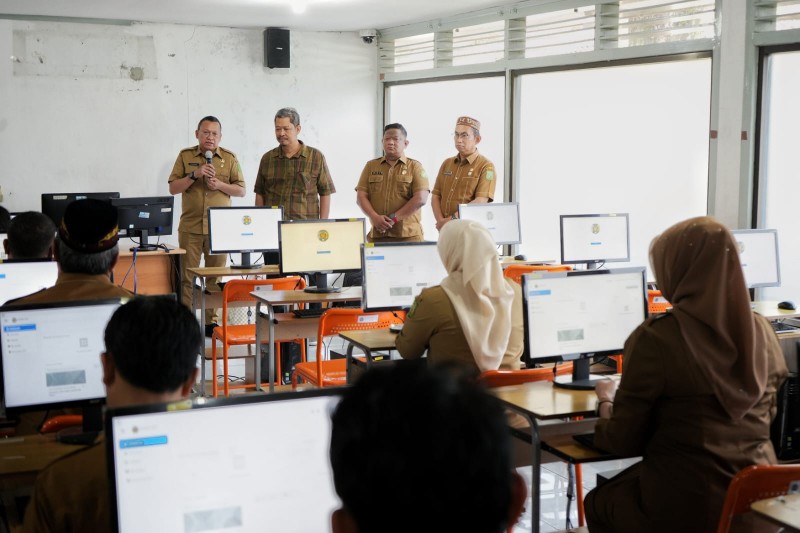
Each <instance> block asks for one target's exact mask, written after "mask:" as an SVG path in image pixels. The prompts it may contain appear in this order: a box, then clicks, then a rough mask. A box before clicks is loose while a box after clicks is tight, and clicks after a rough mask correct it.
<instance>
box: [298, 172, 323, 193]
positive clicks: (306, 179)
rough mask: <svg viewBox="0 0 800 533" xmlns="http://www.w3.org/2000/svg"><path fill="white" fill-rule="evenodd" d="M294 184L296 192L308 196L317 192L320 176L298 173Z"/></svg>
mask: <svg viewBox="0 0 800 533" xmlns="http://www.w3.org/2000/svg"><path fill="white" fill-rule="evenodd" d="M297 178H298V179H296V180H295V182H294V188H295V192H303V193H306V194H309V193H314V192H317V180H318V178H319V176H314V175H313V174H311V173H309V172H298V173H297Z"/></svg>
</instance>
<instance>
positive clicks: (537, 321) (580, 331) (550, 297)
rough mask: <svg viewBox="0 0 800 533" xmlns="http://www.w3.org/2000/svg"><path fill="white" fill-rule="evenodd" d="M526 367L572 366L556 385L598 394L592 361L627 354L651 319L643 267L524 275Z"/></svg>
mask: <svg viewBox="0 0 800 533" xmlns="http://www.w3.org/2000/svg"><path fill="white" fill-rule="evenodd" d="M523 297H524V302H525V303H524V306H523V311H524V317H525V318H524V327H525V351H524V353H523V361H524V362H525V363H526V365H527V366H535V365H537V364H540V363H552V362H559V361H573V367H572V368H573V371H572V378H571V379H568V380H566V381H560V378H559V379H556V385H558V386H562V387H566V388H573V389H593V388H594V381H593V380H591V379H590V376H589V365H590V364H591V358H592V357H596V356H607V355H615V354H618V353H621V352H622V348H623V346H624V344H625V340H626V339H627V338H628V336H629V335H630V334H631V332H633V330H634V329H635V328H636V327H637V326H638V325H639V324H641V323H642V322H643V321H644V319H645V318H646V316H647V296H646V285H645V269H644V267H632V268H620V269H614V270H573V271H569V272H534V273H531V274H526V275H525V276H523Z"/></svg>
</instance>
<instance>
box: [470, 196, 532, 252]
mask: <svg viewBox="0 0 800 533" xmlns="http://www.w3.org/2000/svg"><path fill="white" fill-rule="evenodd" d="M458 218H462V219H464V220H475V221H477V222H480V223H481V224H483V225H484V226H486V229H488V230H489V233H491V234H492V238H493V239H494V242H495V244H520V243H521V242H522V237H521V236H520V229H519V204H517V203H516V202H515V203H508V204H496V203H493V202H489V203H486V204H461V205H459V206H458Z"/></svg>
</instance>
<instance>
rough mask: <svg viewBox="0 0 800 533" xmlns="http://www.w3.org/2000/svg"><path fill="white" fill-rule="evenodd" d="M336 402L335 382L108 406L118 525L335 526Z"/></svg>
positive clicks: (133, 530)
mask: <svg viewBox="0 0 800 533" xmlns="http://www.w3.org/2000/svg"><path fill="white" fill-rule="evenodd" d="M338 399H339V392H338V391H336V390H335V389H332V388H327V389H323V390H315V391H304V392H297V393H286V394H271V395H266V396H263V395H260V396H240V397H238V398H236V397H232V398H225V399H217V400H205V401H202V400H195V401H194V402H191V401H188V400H187V401H186V402H182V403H180V404H179V405H174V404H156V405H144V406H138V407H128V408H121V409H108V411H107V414H106V428H107V429H106V450H107V457H108V468H109V480H110V482H109V485H110V487H111V493H112V495H111V516H112V522H113V526H112V531H116V532H118V533H139V532H142V531H184V532H187V531H190V532H200V531H223V530H225V531H242V532H245V531H246V532H260V531H265V530H268V531H281V532H287V533H302V532H306V531H329V530H330V519H331V518H330V517H331V513H332V512H333V511H334V510H335V509H336V508H337V507H339V505H340V503H339V498H338V497H337V495H336V492H335V490H334V487H333V474H332V472H331V467H330V460H329V459H328V450H329V448H330V435H331V420H330V413H331V410H332V409H333V408H334V407H335V405H336V403H337V402H338ZM143 510H146V512H143Z"/></svg>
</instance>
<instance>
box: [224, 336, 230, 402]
mask: <svg viewBox="0 0 800 533" xmlns="http://www.w3.org/2000/svg"><path fill="white" fill-rule="evenodd" d="M222 379H223V382H222V387H223V390H224V391H225V397H228V395H230V393H231V390H230V385H229V383H228V343H227V342H226V343H224V344H223V345H222Z"/></svg>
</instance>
